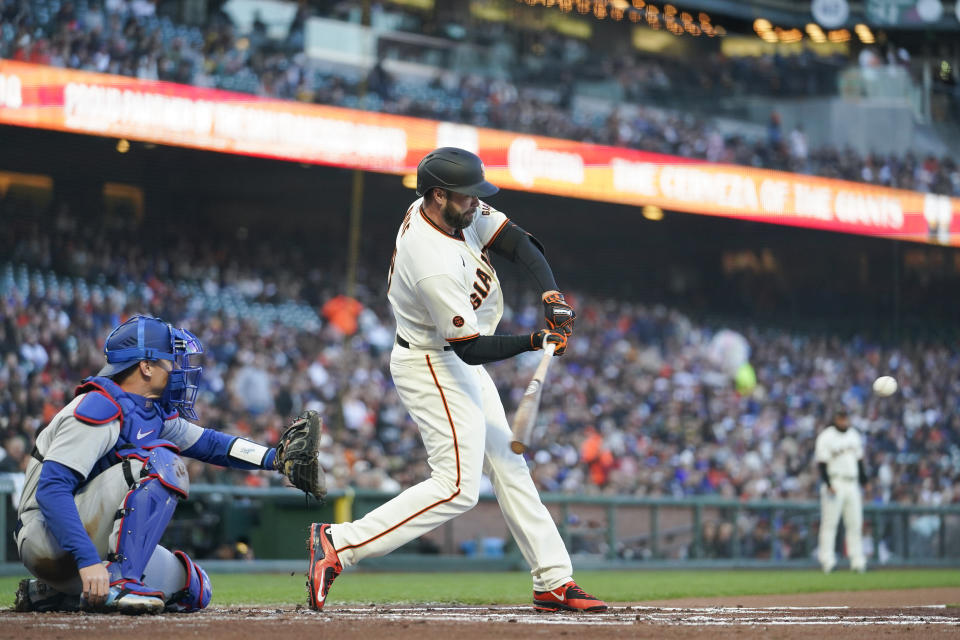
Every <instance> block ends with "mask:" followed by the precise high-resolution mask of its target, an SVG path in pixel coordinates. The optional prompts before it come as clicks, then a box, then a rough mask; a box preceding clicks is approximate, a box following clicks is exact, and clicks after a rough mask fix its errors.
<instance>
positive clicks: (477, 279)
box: [387, 198, 508, 347]
mask: <svg viewBox="0 0 960 640" xmlns="http://www.w3.org/2000/svg"><path fill="white" fill-rule="evenodd" d="M422 204H423V198H420V199H419V200H417V201H416V202H414V203H413V204H411V205H410V207H409V208H408V209H407V216H406V218H404V220H403V224H402V225H400V231H399V232H398V233H397V247H396V249H395V251H394V254H393V259H392V260H391V263H390V275H389V278H390V282H389V291H388V293H387V298H388V299H389V300H390V305H391V306H392V307H393V314H394V316H395V317H396V320H397V333H398V334H399V335H400V337H401V338H403V339H404V340H406V341H408V342H409V343H410V344H412V345H417V346H420V347H442V346H446V345H447V344H448V343H450V342H457V341H459V340H469V339H470V338H474V337H476V336H478V335H491V334H493V332H494V331H495V330H496V328H497V324H499V322H500V317H501V316H502V315H503V296H502V295H501V292H500V281H499V280H498V279H497V272H496V271H494V269H493V265H492V264H490V259H489V257H488V256H487V248H488V247H489V246H490V243H491V242H493V240H494V239H496V237H497V235H498V234H499V233H500V232H501V231H502V230H503V228H504V227H505V226H506V225H507V222H508V219H507V216H505V215H504V214H503V213H501V212H500V211H497V210H496V209H493V208H492V207H490V206H489V205H488V204H486V203H484V202H481V203H480V206H479V207H477V213H476V214H475V215H474V218H473V223H472V224H471V225H470V226H469V227H467V228H466V229H464V230H463V231H461V232H459V233H458V235H457V236H456V237H455V236H451V235H450V234H448V233H447V232H446V231H444V230H443V229H440V228H439V227H438V226H436V225H435V224H434V223H433V222H431V221H430V219H429V218H427V216H426V215H424V213H423V211H422V210H421V205H422Z"/></svg>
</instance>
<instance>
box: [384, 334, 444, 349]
mask: <svg viewBox="0 0 960 640" xmlns="http://www.w3.org/2000/svg"><path fill="white" fill-rule="evenodd" d="M397 344H398V345H400V346H401V347H403V348H404V349H409V348H410V343H409V342H407V341H406V340H404V339H403V338H401V337H400V334H399V333H398V334H397ZM434 348H435V349H439V348H440V347H434ZM443 350H444V351H453V347H451V346H450V345H447V346H445V347H443Z"/></svg>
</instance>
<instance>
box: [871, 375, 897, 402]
mask: <svg viewBox="0 0 960 640" xmlns="http://www.w3.org/2000/svg"><path fill="white" fill-rule="evenodd" d="M873 392H874V393H875V394H877V395H878V396H880V397H881V398H886V397H887V396H892V395H893V394H894V393H896V392H897V380H896V378H894V377H893V376H880V377H879V378H877V379H876V380H874V381H873Z"/></svg>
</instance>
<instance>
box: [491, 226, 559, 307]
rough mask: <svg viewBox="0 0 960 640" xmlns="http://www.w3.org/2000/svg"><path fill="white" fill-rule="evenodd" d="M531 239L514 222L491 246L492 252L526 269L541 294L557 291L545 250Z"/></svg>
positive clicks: (504, 229)
mask: <svg viewBox="0 0 960 640" xmlns="http://www.w3.org/2000/svg"><path fill="white" fill-rule="evenodd" d="M531 238H532V236H531V235H530V234H529V233H527V232H526V231H524V230H523V229H521V228H520V227H518V226H517V225H515V224H513V223H512V222H507V226H506V227H504V228H503V230H502V231H501V232H500V234H499V235H498V236H497V237H496V238H494V240H493V242H492V243H491V244H490V250H491V251H493V252H494V253H496V254H497V255H499V256H503V257H504V258H506V259H507V260H509V261H510V262H514V263H516V264H519V265H521V266H522V267H524V268H526V270H527V272H528V273H529V274H530V277H531V278H533V279H534V281H536V283H537V286H538V287H540V292H541V293H542V292H544V291H557V290H558V289H559V288H558V287H557V281H556V279H555V278H554V277H553V271H552V270H551V269H550V265H549V264H547V259H546V258H545V257H544V255H543V250H542V249H540V248H538V247H537V245H536V244H534V241H533V240H532V239H531Z"/></svg>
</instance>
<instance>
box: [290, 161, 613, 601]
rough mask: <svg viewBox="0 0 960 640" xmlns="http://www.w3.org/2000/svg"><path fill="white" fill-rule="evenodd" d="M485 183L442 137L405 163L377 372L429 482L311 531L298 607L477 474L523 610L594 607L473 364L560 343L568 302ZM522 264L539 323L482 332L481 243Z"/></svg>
mask: <svg viewBox="0 0 960 640" xmlns="http://www.w3.org/2000/svg"><path fill="white" fill-rule="evenodd" d="M497 191H498V189H497V187H495V186H494V185H492V184H490V183H489V182H487V181H486V180H485V177H484V168H483V163H482V162H481V161H480V158H478V157H477V156H476V155H474V154H473V153H470V152H469V151H465V150H463V149H457V148H453V147H443V148H440V149H436V150H435V151H432V152H431V153H429V154H427V155H426V156H425V157H424V158H423V159H422V160H421V161H420V165H419V167H418V169H417V195H419V196H422V197H421V198H420V199H419V200H417V201H415V202H414V203H413V204H411V205H410V206H409V207H408V208H407V211H406V215H405V216H404V218H403V222H402V223H401V224H400V229H399V232H398V233H397V243H396V250H395V251H394V254H393V258H392V259H391V262H390V269H389V274H388V278H389V281H388V284H389V289H388V298H389V300H390V304H391V306H392V307H393V312H394V316H395V317H396V322H397V339H396V344H395V345H394V348H393V352H392V354H391V359H390V372H391V374H392V376H393V380H394V383H395V385H396V388H397V392H398V393H399V395H400V399H401V400H402V401H403V404H404V406H406V408H407V410H408V411H409V412H410V415H411V416H412V417H413V418H414V420H416V422H417V425H418V426H419V428H420V434H421V436H422V438H423V442H424V446H426V448H427V455H428V463H429V465H430V469H431V475H430V478H428V479H427V480H424V481H423V482H421V483H420V484H417V485H415V486H413V487H410V488H408V489H407V490H406V491H404V492H403V493H401V494H400V495H398V496H397V497H396V498H394V499H392V500H390V501H389V502H387V503H386V504H384V505H382V506H380V507H378V508H377V509H375V510H374V511H372V512H370V513H369V514H367V515H366V516H364V517H363V518H361V519H360V520H356V521H354V522H346V523H342V524H333V525H331V524H321V523H315V524H314V525H312V527H311V551H310V565H309V569H308V574H307V575H308V583H307V585H308V587H309V589H310V596H309V603H310V606H311V607H312V608H313V609H321V608H322V607H323V604H324V601H325V600H326V597H327V593H328V592H329V589H330V586H331V584H332V583H333V580H334V579H335V578H336V577H337V575H339V574H340V571H341V570H342V569H343V567H347V566H351V565H354V564H356V563H358V562H360V561H361V560H363V559H364V558H369V557H375V556H380V555H384V554H386V553H389V552H390V551H392V550H393V549H396V548H397V547H399V546H400V545H402V544H404V543H406V542H408V541H410V540H413V539H414V538H417V537H418V536H420V535H422V534H424V533H427V532H428V531H430V530H432V529H434V528H436V527H437V526H439V525H441V524H443V523H444V522H446V521H448V520H450V519H451V518H453V517H455V516H457V515H459V514H461V513H463V512H465V511H467V510H468V509H470V508H472V507H473V506H474V505H475V504H476V503H477V499H478V497H479V492H480V480H481V474H483V473H486V474H487V475H488V476H489V477H490V480H491V482H492V484H493V488H494V492H495V493H496V497H497V501H498V502H499V504H500V508H501V510H502V511H503V515H504V518H505V519H506V522H507V526H508V527H509V529H510V532H511V534H512V535H513V537H514V539H515V540H516V542H517V545H518V547H519V548H520V551H521V553H522V554H523V557H524V558H525V559H526V561H527V563H528V564H529V565H530V568H531V574H532V576H533V589H534V595H533V602H534V607H535V608H536V609H538V610H540V611H558V610H560V609H567V610H578V611H604V610H606V608H607V605H606V604H605V603H604V602H602V601H600V600H598V599H597V598H594V597H593V596H590V595H588V594H587V593H585V592H584V591H583V590H581V589H580V588H579V587H578V586H577V585H576V583H575V582H574V581H573V577H572V573H573V569H572V567H571V564H570V557H569V555H568V554H567V551H566V549H565V548H564V544H563V540H562V539H561V537H560V534H559V532H558V531H557V527H556V525H555V524H554V522H553V518H552V517H551V516H550V513H549V512H548V511H547V509H546V507H544V506H543V503H542V502H541V501H540V497H539V495H538V493H537V490H536V487H535V486H534V483H533V479H532V478H531V476H530V472H529V470H528V469H527V465H526V463H525V461H524V458H523V456H521V455H517V454H514V453H512V452H511V450H510V440H511V431H510V427H509V425H508V424H507V418H506V415H505V413H504V409H503V405H502V403H501V401H500V396H499V395H498V393H497V388H496V386H495V385H494V383H493V380H492V379H491V378H490V375H489V374H488V373H487V371H486V370H485V369H484V368H483V366H482V365H483V364H485V363H488V362H494V361H497V360H502V359H505V358H509V357H512V356H514V355H517V354H519V353H522V352H525V351H531V350H537V349H540V348H542V346H543V345H544V343H555V344H556V345H557V350H556V355H560V354H562V353H563V351H564V349H565V348H566V343H567V336H568V335H569V334H570V332H571V331H572V328H573V319H574V316H575V314H574V312H573V309H571V308H570V306H569V305H567V304H566V302H565V301H564V298H563V296H562V295H561V294H560V293H559V292H558V291H557V286H556V282H555V280H554V277H553V273H552V271H551V269H550V267H549V265H548V264H547V262H546V259H545V258H544V256H543V251H542V247H541V245H540V244H539V242H538V241H536V240H535V239H534V238H533V237H532V236H530V235H529V234H528V233H526V232H525V231H523V230H522V229H521V228H520V227H518V226H517V225H515V224H514V223H512V222H511V221H510V220H509V219H507V217H506V216H505V215H504V214H503V213H501V212H500V211H497V210H495V209H493V208H492V207H490V206H489V205H487V204H486V203H484V202H482V201H480V200H479V198H480V197H487V196H491V195H493V194H494V193H496V192H497ZM489 251H493V252H495V253H497V254H499V255H501V256H504V257H506V258H507V259H509V260H512V261H514V262H516V263H518V264H520V265H522V266H523V267H525V268H526V270H527V271H528V272H529V274H530V275H531V277H532V279H533V280H534V281H535V282H536V284H537V286H538V287H539V290H540V291H543V292H544V293H543V296H542V299H543V302H544V310H545V319H546V325H547V327H548V328H547V329H543V330H540V331H537V332H535V333H533V334H531V335H526V334H524V335H494V331H495V330H496V328H497V324H498V323H499V321H500V316H501V314H502V313H503V298H502V296H501V292H500V281H499V280H498V278H497V273H496V271H494V269H493V267H492V265H491V263H490V259H489V257H488V252H489Z"/></svg>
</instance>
